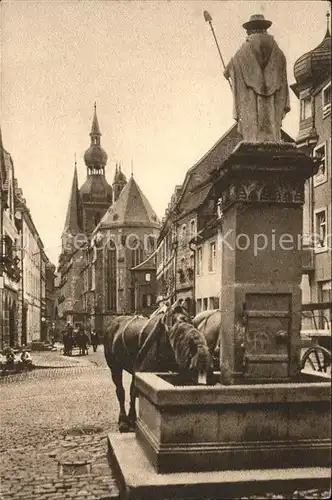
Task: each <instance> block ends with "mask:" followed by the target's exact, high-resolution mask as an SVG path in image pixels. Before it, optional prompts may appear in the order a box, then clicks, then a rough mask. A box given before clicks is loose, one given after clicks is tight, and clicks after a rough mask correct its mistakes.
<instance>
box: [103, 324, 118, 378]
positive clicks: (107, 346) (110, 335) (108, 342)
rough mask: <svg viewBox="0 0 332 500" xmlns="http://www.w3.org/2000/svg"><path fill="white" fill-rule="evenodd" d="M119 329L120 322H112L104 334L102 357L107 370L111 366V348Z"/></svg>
mask: <svg viewBox="0 0 332 500" xmlns="http://www.w3.org/2000/svg"><path fill="white" fill-rule="evenodd" d="M119 327H120V321H116V320H112V321H111V323H110V325H109V327H108V328H107V330H106V332H105V333H104V355H105V359H106V363H107V364H108V366H109V368H111V365H112V347H113V341H114V337H115V334H116V332H117V331H118V329H119Z"/></svg>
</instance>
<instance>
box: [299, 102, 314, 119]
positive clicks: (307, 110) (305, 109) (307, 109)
mask: <svg viewBox="0 0 332 500" xmlns="http://www.w3.org/2000/svg"><path fill="white" fill-rule="evenodd" d="M311 116H312V106H311V97H310V96H309V97H304V98H303V99H301V101H300V120H301V121H302V120H306V119H307V118H310V117H311Z"/></svg>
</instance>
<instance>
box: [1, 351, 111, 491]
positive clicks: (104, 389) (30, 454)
mask: <svg viewBox="0 0 332 500" xmlns="http://www.w3.org/2000/svg"><path fill="white" fill-rule="evenodd" d="M32 354H33V360H34V362H35V363H36V364H37V365H38V366H43V367H45V368H40V369H36V370H34V371H32V372H29V373H22V374H18V375H11V376H8V377H4V378H3V379H1V381H0V384H1V391H2V403H1V407H2V408H1V415H2V417H1V427H2V433H1V443H0V453H1V471H2V474H1V476H2V481H1V500H2V499H3V500H7V499H11V500H13V499H20V498H21V499H24V500H29V499H37V498H38V499H39V498H43V499H49V500H51V499H58V498H82V499H84V498H85V499H89V500H93V499H108V498H116V497H117V496H118V491H117V487H116V485H115V482H114V479H113V477H112V475H111V469H110V468H109V464H108V460H107V456H106V452H107V444H106V435H107V432H109V431H112V430H113V431H114V430H115V429H116V420H117V406H116V402H115V399H114V396H113V394H114V390H113V387H112V381H111V377H110V372H109V369H108V368H107V366H106V364H105V363H104V360H103V353H102V348H99V352H97V353H92V354H90V355H89V356H88V357H73V358H67V357H64V356H60V355H59V353H53V352H52V353H49V352H47V353H32ZM46 366H48V368H46ZM72 462H88V464H87V465H85V466H84V464H83V465H82V464H81V467H77V468H76V467H71V463H72ZM62 463H64V464H65V465H61V464H62ZM66 464H67V465H66ZM68 464H69V465H68ZM84 467H85V469H84ZM75 472H76V473H77V474H79V475H75ZM82 472H83V474H82Z"/></svg>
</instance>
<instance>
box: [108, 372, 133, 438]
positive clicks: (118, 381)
mask: <svg viewBox="0 0 332 500" xmlns="http://www.w3.org/2000/svg"><path fill="white" fill-rule="evenodd" d="M111 372H112V380H113V383H114V385H115V388H116V397H117V398H118V402H119V406H120V413H119V419H118V426H119V431H120V432H128V431H129V425H128V419H127V414H126V408H125V391H124V388H123V384H122V369H120V368H119V369H116V370H114V368H113V369H111Z"/></svg>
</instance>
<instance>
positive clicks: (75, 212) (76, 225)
mask: <svg viewBox="0 0 332 500" xmlns="http://www.w3.org/2000/svg"><path fill="white" fill-rule="evenodd" d="M79 208H80V195H79V190H78V179H77V168H76V165H75V169H74V176H73V182H72V186H71V192H70V198H69V203H68V208H67V215H66V220H65V226H64V228H63V232H64V233H70V234H73V235H74V234H77V233H79V232H80V230H81V228H80V222H79Z"/></svg>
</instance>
